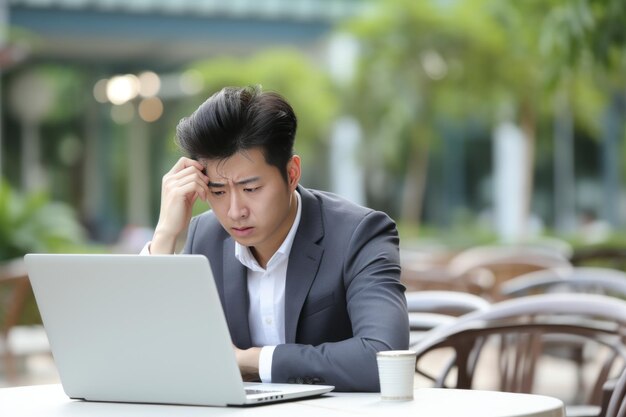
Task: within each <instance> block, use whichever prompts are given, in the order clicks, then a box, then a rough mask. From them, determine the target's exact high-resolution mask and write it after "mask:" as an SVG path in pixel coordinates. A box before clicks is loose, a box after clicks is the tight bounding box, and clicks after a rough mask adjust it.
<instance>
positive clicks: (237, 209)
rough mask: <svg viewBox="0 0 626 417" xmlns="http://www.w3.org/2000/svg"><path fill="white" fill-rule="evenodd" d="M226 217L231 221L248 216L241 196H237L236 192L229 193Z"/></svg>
mask: <svg viewBox="0 0 626 417" xmlns="http://www.w3.org/2000/svg"><path fill="white" fill-rule="evenodd" d="M228 217H229V218H230V219H231V220H233V221H237V220H241V219H245V218H246V217H248V208H247V207H246V205H245V204H244V202H243V199H242V197H241V196H239V194H238V193H236V192H233V193H231V194H230V206H229V207H228Z"/></svg>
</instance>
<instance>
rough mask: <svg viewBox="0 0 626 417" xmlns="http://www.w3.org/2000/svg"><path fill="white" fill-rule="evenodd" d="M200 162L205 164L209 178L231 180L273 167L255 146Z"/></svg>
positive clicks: (256, 174) (258, 173)
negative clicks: (228, 155)
mask: <svg viewBox="0 0 626 417" xmlns="http://www.w3.org/2000/svg"><path fill="white" fill-rule="evenodd" d="M200 162H201V163H202V164H203V165H204V166H206V170H207V175H208V176H209V178H211V179H218V178H224V179H229V180H233V181H236V180H238V179H242V178H244V177H247V176H252V175H254V176H258V175H260V174H262V173H264V172H267V171H270V170H271V169H272V168H274V167H273V166H271V165H269V164H268V163H267V162H266V161H265V156H264V155H263V152H262V151H261V150H260V149H256V148H254V149H249V150H245V151H240V152H237V153H236V154H234V155H233V156H231V157H229V158H226V159H205V160H201V161H200Z"/></svg>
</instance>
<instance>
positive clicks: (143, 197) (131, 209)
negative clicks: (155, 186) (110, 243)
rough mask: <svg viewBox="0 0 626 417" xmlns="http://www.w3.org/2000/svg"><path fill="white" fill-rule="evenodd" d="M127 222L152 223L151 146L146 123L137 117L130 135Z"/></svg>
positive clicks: (138, 224)
mask: <svg viewBox="0 0 626 417" xmlns="http://www.w3.org/2000/svg"><path fill="white" fill-rule="evenodd" d="M128 142H129V144H128V177H129V178H128V189H127V193H128V194H127V210H128V211H127V223H129V224H132V225H133V226H148V225H149V224H150V181H151V178H150V158H149V154H150V147H149V137H148V131H147V126H146V123H145V122H143V121H142V120H141V119H139V118H135V120H133V122H132V124H131V134H130V135H129V137H128Z"/></svg>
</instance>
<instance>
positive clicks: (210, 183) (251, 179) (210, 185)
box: [208, 177, 261, 188]
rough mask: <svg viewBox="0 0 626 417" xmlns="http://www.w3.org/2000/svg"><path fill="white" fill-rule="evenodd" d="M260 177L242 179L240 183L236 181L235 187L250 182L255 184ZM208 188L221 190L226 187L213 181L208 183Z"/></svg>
mask: <svg viewBox="0 0 626 417" xmlns="http://www.w3.org/2000/svg"><path fill="white" fill-rule="evenodd" d="M260 179H261V177H251V178H246V179H243V180H241V181H236V182H235V185H246V184H250V183H251V182H255V181H258V180H260ZM208 185H209V187H214V188H223V187H225V186H226V184H225V183H223V182H213V181H209V184H208Z"/></svg>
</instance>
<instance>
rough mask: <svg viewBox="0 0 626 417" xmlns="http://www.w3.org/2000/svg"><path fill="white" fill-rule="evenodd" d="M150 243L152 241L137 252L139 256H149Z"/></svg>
mask: <svg viewBox="0 0 626 417" xmlns="http://www.w3.org/2000/svg"><path fill="white" fill-rule="evenodd" d="M151 243H152V241H149V242H148V243H146V246H144V247H143V249H142V250H141V252H139V254H140V255H150V244H151Z"/></svg>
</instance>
